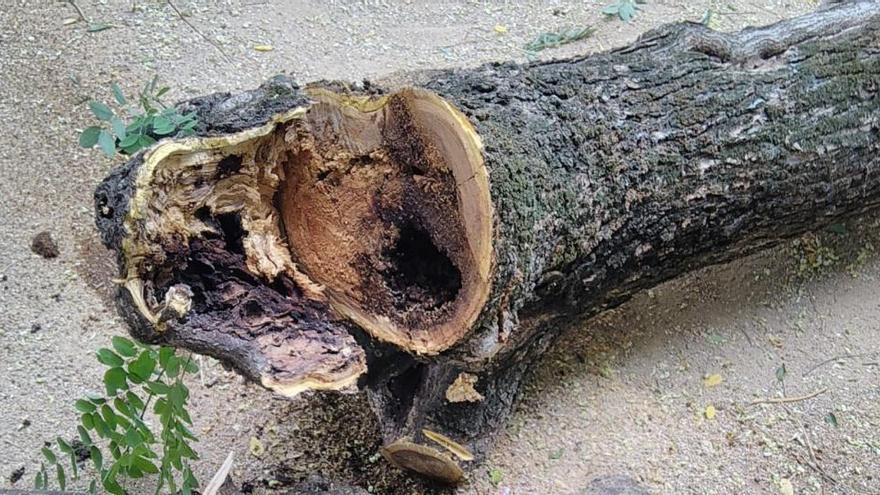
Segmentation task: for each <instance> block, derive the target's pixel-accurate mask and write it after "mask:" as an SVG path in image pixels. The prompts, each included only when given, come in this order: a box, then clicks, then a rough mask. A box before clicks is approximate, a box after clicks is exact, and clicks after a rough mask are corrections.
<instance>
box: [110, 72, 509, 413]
mask: <svg viewBox="0 0 880 495" xmlns="http://www.w3.org/2000/svg"><path fill="white" fill-rule="evenodd" d="M308 94H309V97H310V98H311V100H312V102H311V103H310V104H308V105H306V106H304V107H300V108H295V109H292V110H289V111H287V112H285V113H283V114H279V115H276V116H275V117H274V118H273V119H272V120H271V121H270V122H269V123H267V124H265V125H263V126H261V127H256V128H251V129H247V130H244V131H241V132H238V133H234V134H226V135H221V136H218V137H205V138H190V139H182V140H175V141H167V142H164V143H161V144H160V145H158V146H157V147H155V148H154V149H152V150H151V151H150V152H148V153H147V154H146V155H145V156H144V161H143V164H142V165H141V166H140V168H139V169H138V170H137V175H136V177H135V179H134V184H133V186H134V187H133V189H134V190H133V193H132V197H131V201H130V204H129V210H128V215H127V216H126V217H125V228H126V233H127V235H126V237H125V238H124V239H123V240H122V255H123V256H122V257H123V266H124V270H125V273H124V275H125V284H124V285H125V287H126V288H127V289H128V292H129V293H130V301H131V303H132V307H133V308H135V309H136V311H137V312H138V313H139V314H140V316H141V318H142V319H143V320H144V321H146V324H147V326H148V327H149V328H150V332H151V333H152V335H149V336H148V337H152V338H154V340H162V339H164V340H165V341H167V342H173V343H176V344H178V345H181V346H183V347H188V348H191V349H193V350H197V351H199V352H204V353H207V354H212V355H215V356H217V357H219V358H221V359H222V358H227V359H226V360H228V361H231V362H234V363H236V365H237V366H238V367H239V368H240V369H241V370H242V371H243V372H244V373H245V374H246V375H248V376H250V377H252V378H253V379H256V380H258V381H260V382H261V383H262V384H263V385H264V386H266V387H267V388H270V389H272V390H275V391H277V392H279V393H281V394H283V395H288V396H293V395H296V394H298V393H300V392H303V391H306V390H317V389H332V390H347V389H352V388H354V387H355V386H356V384H357V379H358V378H359V377H360V375H362V374H363V373H364V372H365V371H366V358H365V353H364V350H363V349H362V348H361V347H360V346H358V345H357V343H356V342H355V340H354V337H353V336H352V333H351V329H352V327H351V325H350V323H348V322H349V321H351V322H354V323H356V324H357V325H359V326H360V327H361V328H362V329H364V330H365V331H367V332H368V333H369V334H371V336H373V337H374V338H377V339H381V340H384V341H387V342H390V343H393V344H395V345H397V346H399V347H400V348H402V349H404V350H406V351H409V352H413V353H423V354H431V353H437V352H440V351H443V350H444V349H447V348H449V347H450V346H452V345H454V344H455V343H456V342H458V341H459V340H460V339H461V338H462V337H464V335H465V332H466V331H467V330H468V329H469V328H471V327H472V324H473V322H474V320H475V319H476V318H477V316H478V314H479V312H480V310H481V309H482V307H483V305H484V303H485V301H486V298H487V297H488V292H489V272H490V269H491V252H492V246H491V243H492V232H491V230H492V208H491V201H490V196H489V189H488V177H487V173H486V170H485V167H484V165H483V162H482V155H481V144H480V141H479V137H478V136H477V134H476V132H475V130H474V129H473V127H472V126H471V125H470V123H469V122H468V121H467V120H466V118H465V117H464V116H463V115H462V114H461V113H459V112H458V111H457V110H455V109H454V108H452V107H451V106H450V105H449V104H447V103H446V102H445V101H444V100H442V99H441V98H439V97H438V96H436V95H435V94H433V93H430V92H427V91H422V90H411V89H410V90H402V91H399V92H397V93H394V94H391V95H385V96H360V95H350V94H339V93H334V92H331V91H329V90H326V89H323V88H311V89H309V90H308ZM172 292H174V294H176V293H178V292H180V293H181V294H183V293H186V294H187V299H186V301H185V303H186V304H185V306H186V308H185V311H181V310H175V311H171V309H179V308H177V306H180V304H178V305H177V306H174V307H171V305H170V303H169V300H171V301H172V302H174V301H175V300H176V299H175V298H174V297H170V296H173V295H174V294H172ZM163 300H164V302H161V303H159V302H158V301H163Z"/></svg>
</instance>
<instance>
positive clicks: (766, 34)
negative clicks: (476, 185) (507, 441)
mask: <svg viewBox="0 0 880 495" xmlns="http://www.w3.org/2000/svg"><path fill="white" fill-rule="evenodd" d="M878 47H880V4H878V3H877V2H872V1H861V2H850V3H846V4H842V5H835V6H830V7H828V8H826V9H823V10H820V11H818V12H816V13H813V14H810V15H807V16H804V17H801V18H797V19H792V20H788V21H783V22H780V23H777V24H774V25H772V26H768V27H764V28H757V29H747V30H745V31H742V32H740V33H735V34H724V33H717V32H712V31H710V30H708V29H707V28H705V27H703V26H701V25H696V24H689V23H683V24H675V25H671V26H666V27H664V28H661V29H658V30H655V31H652V32H649V33H647V34H645V35H644V36H642V37H641V38H640V39H639V40H638V41H637V42H636V43H634V44H633V45H631V46H629V47H626V48H622V49H619V50H615V51H612V52H608V53H602V54H596V55H589V56H585V57H580V58H575V59H567V60H558V61H553V62H541V63H533V64H527V65H519V64H515V63H500V64H490V65H485V66H481V67H477V68H474V69H464V70H454V71H432V72H428V73H423V74H417V75H414V76H413V77H412V80H413V81H416V84H417V85H418V86H420V87H421V88H424V89H427V90H429V91H431V92H433V93H435V94H437V95H439V96H440V97H442V98H443V99H445V100H446V101H447V102H449V103H450V104H451V105H452V106H454V107H455V108H457V109H458V110H459V111H461V112H462V113H463V114H464V115H465V116H466V117H467V118H468V120H469V121H470V122H471V124H473V126H474V128H475V130H476V133H477V135H478V136H479V137H480V139H481V141H482V145H483V160H484V164H485V167H486V169H487V171H488V176H489V187H490V191H491V200H492V207H493V210H494V231H493V246H492V252H493V255H494V267H493V272H492V279H491V289H490V295H489V298H488V302H487V303H486V304H485V305H484V307H483V309H482V311H481V313H480V316H479V318H478V320H477V323H476V324H475V325H474V326H473V328H472V329H471V330H470V332H469V333H468V334H467V335H466V337H465V338H463V339H461V340H460V341H459V342H458V343H457V345H455V346H453V347H452V348H450V349H449V350H447V351H445V352H443V353H441V354H439V355H433V356H427V355H425V356H418V355H411V354H409V353H407V352H405V350H401V349H397V348H395V347H393V346H390V345H388V344H383V343H381V342H376V341H374V340H372V339H371V338H370V337H369V335H367V334H366V333H364V332H363V331H361V330H360V329H358V328H356V327H355V326H354V325H352V324H350V323H348V322H346V321H344V320H343V319H340V318H337V317H335V316H333V314H332V310H331V309H329V308H327V307H326V306H322V305H320V304H312V303H310V304H306V305H305V306H304V307H299V306H297V307H293V308H292V307H290V305H291V304H295V303H293V302H290V301H288V300H286V298H284V297H274V296H271V294H283V293H285V292H290V291H296V290H297V288H296V284H294V283H292V282H289V281H288V282H280V283H281V284H282V286H283V290H281V291H279V290H278V287H277V284H278V282H276V287H275V288H269V287H267V285H266V284H265V283H262V282H261V281H260V280H259V278H258V277H253V276H252V275H249V274H248V273H247V271H246V270H242V269H241V268H240V266H239V265H240V263H241V260H238V261H236V260H235V259H230V260H228V264H224V265H222V266H214V267H213V268H214V271H213V272H212V273H213V274H212V275H211V276H212V277H216V278H217V280H215V281H214V282H212V284H214V286H216V284H222V283H224V280H226V277H232V278H235V279H237V280H239V281H244V282H242V283H246V284H250V285H248V287H249V289H248V290H249V291H253V292H252V294H253V296H252V297H262V296H259V294H261V291H268V292H267V293H266V297H267V298H268V299H266V301H263V300H260V301H259V302H258V304H257V306H256V307H263V308H265V314H266V315H267V316H268V317H269V319H271V318H272V317H274V316H273V315H278V314H286V315H289V314H291V312H297V311H298V312H300V313H302V312H308V311H312V312H314V315H315V317H314V318H311V319H308V320H309V321H310V322H315V323H313V327H311V328H305V329H297V330H296V332H300V333H302V332H306V333H308V332H314V333H315V334H322V335H327V334H332V335H334V336H335V337H334V338H338V339H349V338H350V339H353V340H354V341H356V342H357V344H358V346H359V348H360V349H361V350H362V351H363V353H364V356H365V359H366V363H367V368H368V372H367V373H366V375H365V376H364V377H362V378H361V380H360V382H359V385H360V386H361V387H363V388H365V389H366V390H367V393H368V395H369V397H370V400H371V403H372V405H373V407H374V409H375V411H376V413H377V415H378V416H379V418H380V423H381V424H382V428H383V435H384V436H385V439H386V441H387V442H388V443H390V444H392V445H393V443H394V442H396V441H399V440H401V439H406V441H412V442H415V443H417V444H422V445H426V446H431V447H433V448H436V449H437V453H438V455H440V456H445V455H446V454H441V453H440V452H442V451H443V450H442V449H441V448H440V447H438V446H437V444H436V443H433V442H432V441H431V440H429V439H428V438H426V436H425V435H424V433H423V429H427V430H430V431H432V432H438V433H442V434H443V435H445V436H447V437H449V438H451V439H453V440H454V441H455V442H457V443H459V444H461V445H462V446H464V447H466V448H467V449H469V450H471V451H474V452H475V453H476V454H477V455H476V458H477V460H479V457H480V454H481V453H483V452H484V451H485V448H486V447H487V446H488V445H489V443H490V440H491V436H492V433H493V432H494V431H496V430H497V429H498V428H499V427H500V426H501V425H503V424H504V421H505V419H506V417H507V415H508V414H509V412H510V410H511V408H512V405H513V404H514V401H515V399H516V396H517V393H518V390H519V385H520V382H521V380H522V377H523V375H524V374H525V372H526V371H527V370H528V368H529V366H530V364H531V363H533V362H534V361H535V360H536V359H539V357H540V355H541V354H542V353H543V351H544V350H545V349H546V347H547V346H548V345H549V344H550V343H551V342H552V341H553V339H554V338H555V336H556V335H558V333H559V332H560V331H561V330H562V329H563V328H565V327H566V326H567V325H570V324H571V323H572V322H575V321H578V320H581V319H583V318H586V317H589V316H591V315H594V314H596V313H598V312H601V311H602V310H604V309H607V308H611V307H614V306H616V305H619V304H621V303H623V302H625V301H626V300H627V299H629V298H630V297H631V296H632V295H633V294H634V293H635V292H637V291H639V290H643V289H646V288H649V287H652V286H655V285H657V284H659V283H661V282H663V281H665V280H668V279H670V278H672V277H675V276H677V275H680V274H682V273H684V272H686V271H689V270H693V269H696V268H699V267H702V266H706V265H709V264H713V263H722V262H726V261H730V260H733V259H736V258H738V257H741V256H745V255H748V254H750V253H753V252H755V251H757V250H760V249H764V248H767V247H769V246H772V245H774V244H777V243H779V242H781V241H783V240H785V239H788V238H791V237H793V236H796V235H798V234H801V233H803V232H805V231H808V230H811V229H817V228H821V227H822V226H824V225H826V224H829V223H832V222H836V221H840V220H841V219H843V218H845V217H848V216H853V215H858V214H860V213H862V212H865V211H867V210H870V209H873V208H876V207H877V205H878V204H880V156H878V151H880V140H878V137H880V136H878V134H880V100H878V91H880V48H878ZM278 87H283V88H284V90H283V91H279V90H278V89H277V88H278ZM324 87H326V88H330V89H332V90H334V91H339V92H351V93H364V92H373V93H384V92H387V91H391V90H392V89H393V88H379V87H376V86H374V85H370V86H368V87H367V88H364V87H356V88H351V87H347V86H344V85H339V84H332V85H328V84H324ZM279 95H282V96H280V97H279ZM307 104H308V102H307V98H306V97H305V96H303V95H302V93H300V92H299V89H298V88H297V87H295V86H294V85H291V83H290V82H289V81H284V80H282V79H278V80H275V81H273V82H270V83H268V84H267V85H265V86H264V87H263V88H261V89H260V90H256V91H254V92H250V93H246V94H245V95H243V96H241V95H240V96H232V95H214V96H209V97H206V98H203V99H200V100H196V101H193V102H189V103H185V104H184V106H189V107H191V108H198V109H199V111H200V118H201V121H202V122H203V128H202V129H201V130H200V132H202V133H205V134H212V133H215V134H216V133H226V132H233V131H236V130H240V129H244V128H247V127H252V126H255V125H258V124H260V123H262V122H264V121H265V120H266V119H267V118H268V117H269V115H271V114H272V112H280V111H282V110H287V109H289V108H293V107H296V106H302V105H307ZM139 164H140V161H139V157H135V158H134V159H132V160H131V161H130V162H129V163H128V164H127V165H125V166H124V167H122V168H120V169H117V170H116V171H114V172H113V173H112V174H111V175H110V176H109V177H108V179H107V180H106V181H105V182H104V183H103V184H102V185H101V186H100V187H99V188H98V191H97V193H96V204H97V210H98V211H97V217H98V226H99V229H100V230H101V231H102V234H103V236H104V241H105V243H107V244H108V246H110V247H114V248H117V250H119V249H118V248H119V242H120V239H121V238H122V237H123V236H124V235H125V232H124V229H123V228H122V222H123V220H122V216H123V215H124V214H125V212H126V210H127V201H128V198H129V197H130V196H131V194H132V182H131V178H130V177H131V174H132V173H133V171H134V170H136V169H137V168H138V166H139ZM224 242H226V238H225V237H224V238H222V239H218V240H214V241H213V243H212V242H206V243H205V246H202V248H204V249H208V250H211V249H217V250H221V251H222V250H223V249H224V246H223V245H222V244H223V243H224ZM202 248H200V249H202ZM169 257H173V253H169ZM221 258H222V257H221ZM185 276H186V273H185V272H184V273H183V274H182V275H181V274H176V275H173V276H171V277H170V278H169V279H168V280H164V281H160V282H156V284H157V293H162V292H163V291H164V290H167V288H168V287H169V286H170V285H171V284H172V283H183V282H184V279H183V277H185ZM197 276H198V274H197ZM282 280H283V279H282ZM185 282H186V283H187V285H190V286H193V285H194V287H195V288H198V287H202V288H203V289H205V290H207V291H208V292H210V291H211V290H212V289H211V287H204V284H203V285H202V286H200V285H199V284H200V282H199V281H198V280H194V279H187V280H185ZM285 284H286V285H285ZM160 286H161V287H160ZM212 287H213V286H212ZM194 290H195V289H194ZM270 296H271V297H270ZM126 297H127V296H126V295H125V293H124V291H122V292H121V296H120V308H121V311H122V313H123V314H126V315H128V316H129V321H130V322H131V323H132V325H133V328H134V329H135V331H134V334H135V335H136V336H137V337H139V338H145V339H147V340H157V339H160V340H166V341H169V342H170V343H172V344H174V345H180V346H183V347H188V348H192V349H194V350H197V351H199V352H206V353H209V354H212V355H215V356H217V357H219V358H221V359H223V360H225V361H226V362H229V363H231V364H232V365H234V366H236V367H237V368H239V369H241V370H242V371H243V372H244V373H245V374H246V375H247V376H250V377H251V378H254V377H256V376H257V375H258V369H259V367H260V366H261V365H263V364H264V361H265V358H264V357H263V356H262V355H261V351H260V350H259V349H257V348H255V347H254V346H253V345H251V343H250V342H251V341H250V340H248V339H253V338H254V335H240V334H238V335H237V334H236V332H238V330H236V325H238V324H239V323H238V322H237V321H236V320H235V319H234V318H233V319H227V320H226V322H225V323H223V325H225V326H221V328H219V329H217V330H214V331H212V332H204V331H198V329H199V328H202V326H204V322H202V325H196V324H195V323H193V322H194V321H196V320H197V319H198V318H199V317H200V314H203V313H202V309H200V308H204V305H202V306H197V307H195V309H194V310H193V312H192V313H191V315H190V316H189V317H187V318H186V319H184V320H183V321H182V322H175V323H174V324H173V325H172V327H173V328H172V331H170V332H166V333H164V334H162V335H158V334H157V333H156V332H155V330H154V329H153V328H152V327H151V326H150V325H149V324H147V323H146V322H144V321H143V318H141V317H140V316H139V315H138V314H137V312H136V311H135V310H134V308H133V306H132V304H131V301H130V300H128V299H127V298H126ZM273 297H274V299H273ZM223 304H227V307H226V311H238V310H239V306H237V303H229V302H224V303H223ZM261 305H263V306H261ZM256 307H255V308H256ZM279 308H280V309H279ZM210 318H217V317H216V316H210ZM282 326H284V325H282ZM287 327H290V325H287ZM287 327H285V328H287ZM275 330H278V328H275ZM285 331H289V330H285ZM322 332H323V333H322ZM282 333H283V332H282ZM231 335H232V336H231ZM285 335H286V334H285ZM331 345H335V344H331ZM261 363H263V364H261ZM465 372H466V373H468V374H470V375H472V376H473V377H475V378H476V382H475V384H474V392H476V393H477V394H479V396H481V397H482V399H481V400H476V401H461V402H451V401H450V400H448V398H447V394H448V392H449V388H450V386H451V385H453V383H456V380H457V379H458V378H459V377H460V376H461V373H465ZM394 460H395V461H396V462H398V463H399V464H402V465H404V466H405V467H410V468H413V469H415V470H417V471H420V472H422V473H423V474H428V475H433V476H435V477H438V478H441V479H447V480H450V481H451V480H452V479H451V478H453V477H454V476H452V475H448V476H447V475H446V474H448V473H446V474H444V473H443V472H440V473H437V472H433V471H432V469H427V468H424V466H421V465H420V464H418V463H416V464H415V465H414V464H408V462H409V461H410V460H411V457H406V456H405V457H404V458H397V459H394ZM450 462H452V464H455V462H454V461H450ZM468 462H470V461H468ZM466 464H467V462H466ZM420 466H421V467H420ZM441 470H442V469H441Z"/></svg>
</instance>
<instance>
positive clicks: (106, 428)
mask: <svg viewBox="0 0 880 495" xmlns="http://www.w3.org/2000/svg"><path fill="white" fill-rule="evenodd" d="M111 342H112V349H108V348H102V349H99V350H98V352H97V353H96V354H97V358H98V361H99V362H100V363H101V364H103V365H105V366H107V367H108V369H107V371H106V372H105V373H104V388H105V391H106V394H99V395H89V396H88V397H86V398H83V399H79V400H77V401H76V402H75V403H74V407H75V408H76V410H77V411H78V412H79V413H80V414H81V415H80V424H79V425H78V426H77V431H78V432H79V442H82V446H81V447H80V446H77V447H78V448H75V447H74V446H73V445H72V444H71V443H70V442H67V441H65V440H64V439H63V438H61V437H58V438H57V439H56V443H57V451H56V450H55V448H54V446H52V444H47V445H46V446H45V447H43V448H42V450H41V452H42V455H43V460H42V462H41V464H40V470H39V472H38V473H37V475H36V479H35V481H34V485H35V487H36V488H37V489H39V490H43V489H47V488H49V485H50V481H51V479H50V474H49V473H50V470H52V471H54V479H55V480H56V481H57V484H58V486H59V487H60V488H61V490H64V489H65V488H66V486H67V481H68V478H67V475H68V471H67V469H69V473H70V475H71V479H78V471H77V451H78V450H81V449H86V450H85V451H86V452H88V457H90V458H91V460H92V463H93V464H94V467H95V474H96V479H93V480H92V481H91V482H90V484H89V493H92V494H95V493H97V491H98V486H101V487H102V488H103V489H104V490H106V491H107V492H109V493H112V494H113V495H126V494H127V491H126V490H125V488H123V484H124V479H125V478H129V479H137V478H142V477H144V476H146V475H158V479H157V482H156V492H155V493H157V494H158V493H160V492H161V491H162V489H163V488H164V487H168V490H169V492H170V493H177V492H178V491H179V492H180V493H183V494H186V495H188V494H190V493H192V490H193V489H194V488H196V487H198V481H197V480H196V478H195V475H193V472H192V470H191V469H190V465H189V462H190V461H194V460H196V459H198V454H197V453H196V451H195V450H194V449H193V448H192V446H191V442H196V441H198V440H197V439H196V437H195V435H194V434H193V433H192V431H190V429H189V427H190V426H192V418H191V417H190V415H189V412H188V411H187V401H188V400H189V390H188V389H187V387H186V385H185V384H184V383H183V378H184V375H186V374H187V373H196V372H197V371H198V367H197V366H196V364H195V363H194V362H193V361H192V355H191V354H187V355H186V356H179V355H177V353H176V352H175V349H173V348H171V347H158V348H157V347H153V346H148V345H143V344H140V343H135V342H133V341H131V340H129V339H126V338H124V337H118V336H117V337H113V339H112V341H111ZM151 406H152V407H151ZM147 411H152V412H153V414H154V415H155V418H147V419H145V418H144V416H145V414H146V413H147ZM150 419H157V420H158V422H159V426H160V428H159V431H158V434H157V433H154V431H153V428H152V427H151V426H150V424H149V420H150ZM93 436H94V437H97V438H93ZM64 458H67V459H69V462H67V461H65V460H63V459H64ZM65 466H67V468H65Z"/></svg>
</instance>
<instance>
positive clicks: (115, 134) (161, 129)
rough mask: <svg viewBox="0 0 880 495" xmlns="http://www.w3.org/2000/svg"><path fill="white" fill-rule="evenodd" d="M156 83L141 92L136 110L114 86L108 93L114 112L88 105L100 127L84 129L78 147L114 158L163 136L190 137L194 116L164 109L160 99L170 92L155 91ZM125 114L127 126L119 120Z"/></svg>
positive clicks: (165, 89) (94, 103) (95, 103)
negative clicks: (114, 108) (113, 102)
mask: <svg viewBox="0 0 880 495" xmlns="http://www.w3.org/2000/svg"><path fill="white" fill-rule="evenodd" d="M156 83H157V78H156V77H154V78H153V79H152V80H151V81H150V82H149V83H147V85H146V86H144V88H143V89H142V90H141V93H140V95H138V98H137V103H138V105H139V106H135V105H133V104H130V103H129V101H128V99H126V97H125V95H124V94H123V93H122V89H120V87H119V85H118V84H116V83H114V84H112V85H111V89H112V91H113V99H114V100H115V102H116V105H117V107H118V109H117V111H114V110H113V109H112V108H111V107H110V106H109V105H107V104H105V103H102V102H100V101H97V100H92V101H90V102H89V108H90V109H91V110H92V113H93V114H94V115H95V117H96V118H97V119H98V120H100V121H101V122H102V124H101V125H96V126H90V127H87V128H85V129H84V130H83V131H82V133H81V134H80V135H79V144H80V146H82V147H83V148H93V147H95V146H98V147H99V148H100V149H101V151H103V152H104V154H105V155H107V156H108V157H110V158H113V157H114V156H115V155H116V153H120V154H123V155H132V154H134V153H136V152H137V151H138V150H141V149H143V148H147V147H149V146H150V145H152V144H153V143H155V142H156V141H157V140H159V139H161V138H163V137H165V136H172V135H181V136H188V135H191V134H192V133H193V132H194V131H195V127H196V125H198V120H197V119H196V115H195V113H193V112H190V113H187V114H181V113H180V112H179V111H178V110H177V109H176V108H174V107H173V106H170V107H169V106H166V105H165V104H164V103H163V102H162V100H161V98H162V96H163V95H165V93H167V92H168V90H169V88H168V87H167V86H163V87H160V88H157V87H156ZM126 114H127V116H128V117H129V121H128V122H127V123H126V122H125V121H124V120H123V117H122V116H121V115H126Z"/></svg>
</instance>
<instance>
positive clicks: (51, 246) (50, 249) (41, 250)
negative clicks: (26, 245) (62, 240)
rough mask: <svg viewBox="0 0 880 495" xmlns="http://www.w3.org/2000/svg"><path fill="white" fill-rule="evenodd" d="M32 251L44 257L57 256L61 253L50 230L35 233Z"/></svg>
mask: <svg viewBox="0 0 880 495" xmlns="http://www.w3.org/2000/svg"><path fill="white" fill-rule="evenodd" d="M31 251H33V252H34V253H36V254H39V255H40V256H42V257H43V258H47V259H48V258H57V257H58V255H59V254H60V251H58V244H56V243H55V240H54V239H52V234H50V233H49V232H48V231H43V232H40V233H39V234H37V235H35V236H34V238H33V240H32V241H31Z"/></svg>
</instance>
